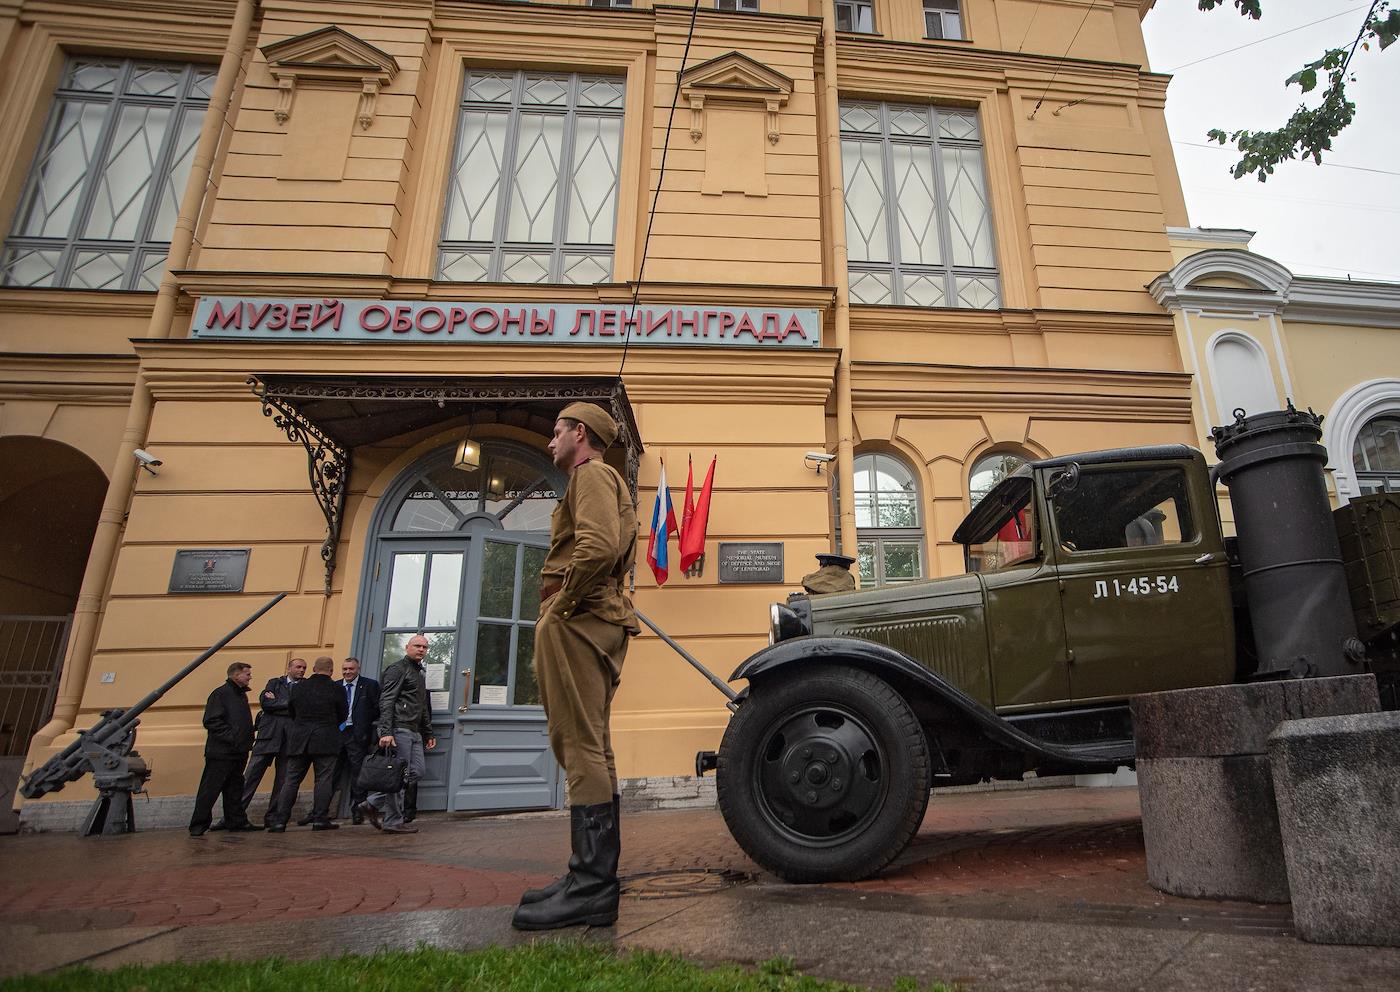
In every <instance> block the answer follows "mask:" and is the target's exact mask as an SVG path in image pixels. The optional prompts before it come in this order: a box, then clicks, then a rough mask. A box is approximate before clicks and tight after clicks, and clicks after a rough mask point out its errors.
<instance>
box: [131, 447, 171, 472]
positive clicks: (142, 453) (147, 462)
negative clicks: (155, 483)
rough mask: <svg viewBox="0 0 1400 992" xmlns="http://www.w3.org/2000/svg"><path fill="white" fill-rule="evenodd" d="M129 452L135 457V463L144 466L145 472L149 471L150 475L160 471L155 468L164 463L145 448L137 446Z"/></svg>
mask: <svg viewBox="0 0 1400 992" xmlns="http://www.w3.org/2000/svg"><path fill="white" fill-rule="evenodd" d="M131 454H132V456H133V457H135V459H136V464H138V465H140V466H141V467H142V468H144V469H145V470H146V471H147V472H150V473H151V474H152V475H159V474H160V473H159V472H157V471H156V469H157V468H158V467H160V466H161V465H163V464H165V463H164V462H162V461H161V460H160V459H159V458H157V457H156V456H155V455H153V454H151V453H150V452H149V451H147V450H146V449H145V448H137V449H136V450H135V451H133V452H132V453H131Z"/></svg>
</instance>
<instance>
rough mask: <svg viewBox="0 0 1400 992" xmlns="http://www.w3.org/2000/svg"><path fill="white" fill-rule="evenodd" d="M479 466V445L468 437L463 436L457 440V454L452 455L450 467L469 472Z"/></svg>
mask: <svg viewBox="0 0 1400 992" xmlns="http://www.w3.org/2000/svg"><path fill="white" fill-rule="evenodd" d="M480 466H481V445H479V444H477V443H476V442H475V441H473V440H472V439H471V438H470V437H464V438H462V440H460V441H458V442H457V454H455V455H454V456H453V457H452V467H453V468H455V469H461V470H462V471H463V472H470V471H472V470H473V469H475V468H479V467H480Z"/></svg>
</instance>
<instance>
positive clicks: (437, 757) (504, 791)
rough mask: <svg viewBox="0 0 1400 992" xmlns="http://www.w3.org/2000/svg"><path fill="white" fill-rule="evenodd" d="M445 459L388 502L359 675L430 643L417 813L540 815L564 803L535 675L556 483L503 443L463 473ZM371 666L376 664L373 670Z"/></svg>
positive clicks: (531, 458)
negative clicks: (420, 638)
mask: <svg viewBox="0 0 1400 992" xmlns="http://www.w3.org/2000/svg"><path fill="white" fill-rule="evenodd" d="M450 454H451V452H450V451H448V452H440V453H437V454H435V455H433V456H430V457H429V458H426V459H424V461H423V462H422V463H420V464H419V465H416V466H414V468H413V469H412V470H410V471H409V472H407V473H405V475H404V476H403V477H402V478H401V480H400V482H399V483H398V484H396V485H395V486H394V487H393V489H392V490H391V492H390V494H389V496H388V498H387V499H386V505H385V507H384V510H383V512H382V514H381V520H382V522H381V523H380V524H379V528H380V531H379V533H378V535H377V536H376V538H375V551H374V560H375V567H374V570H373V572H372V574H371V575H370V576H367V581H368V585H367V588H366V596H365V599H364V602H365V603H366V604H367V606H368V608H367V610H366V613H365V616H364V618H363V626H362V627H361V630H362V632H363V633H362V636H363V637H364V638H365V639H366V640H365V642H364V643H365V646H364V647H362V648H361V649H360V650H361V652H362V658H363V660H364V661H365V662H366V665H367V668H366V674H369V675H377V674H379V673H382V672H383V671H384V669H385V668H387V667H388V666H389V665H391V664H393V663H394V662H396V661H398V660H399V659H400V658H402V657H403V649H404V646H405V645H406V644H407V642H408V639H409V638H410V637H411V636H413V634H415V633H417V632H419V631H422V632H423V634H424V635H425V636H426V637H427V638H428V656H427V658H426V659H425V670H426V674H427V681H428V691H429V699H430V702H431V704H432V710H433V733H434V736H435V737H436V738H437V742H438V745H437V748H436V749H435V750H434V751H430V752H428V753H427V755H426V758H427V769H426V772H425V776H424V779H423V782H422V783H421V785H420V786H419V793H418V805H419V808H421V809H449V810H480V809H548V808H551V807H557V806H560V805H562V803H563V798H564V797H563V791H564V785H563V776H562V775H561V774H560V772H559V767H558V765H557V764H556V763H555V761H554V758H553V755H552V754H551V753H550V750H549V740H548V737H547V736H546V732H545V719H544V709H543V708H542V707H541V705H540V697H539V684H538V682H537V680H536V678H535V668H534V632H535V621H536V620H537V619H538V616H539V573H540V566H541V565H542V564H543V562H544V556H545V553H546V551H547V547H548V537H547V535H546V533H544V531H545V529H546V528H548V526H549V513H550V511H551V510H553V508H554V506H555V504H556V503H557V501H558V495H557V494H558V493H559V492H562V490H563V488H564V485H563V484H564V480H563V478H562V477H561V476H560V475H559V473H558V472H557V470H555V469H554V468H553V466H552V465H550V463H549V461H548V460H547V459H545V458H543V457H542V456H541V455H540V454H539V453H537V452H534V451H530V450H527V449H524V448H522V447H520V446H518V445H510V444H507V443H504V442H500V443H497V444H494V445H490V446H488V447H486V450H485V451H484V456H485V457H484V459H483V464H482V466H481V467H480V468H479V469H477V470H475V471H472V472H460V471H458V470H457V469H454V468H452V467H451V465H450ZM371 659H376V660H377V661H378V662H379V664H378V665H377V666H373V665H372V662H371Z"/></svg>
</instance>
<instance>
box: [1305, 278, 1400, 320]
mask: <svg viewBox="0 0 1400 992" xmlns="http://www.w3.org/2000/svg"><path fill="white" fill-rule="evenodd" d="M1283 316H1284V319H1285V320H1293V321H1299V322H1304V321H1305V322H1307V323H1311V324H1346V325H1348V326H1364V327H1395V328H1400V282H1355V281H1352V280H1349V279H1324V278H1320V277H1314V276H1299V277H1297V278H1295V279H1294V280H1293V284H1292V285H1291V286H1290V287H1289V288H1288V302H1287V303H1286V304H1284V308H1283Z"/></svg>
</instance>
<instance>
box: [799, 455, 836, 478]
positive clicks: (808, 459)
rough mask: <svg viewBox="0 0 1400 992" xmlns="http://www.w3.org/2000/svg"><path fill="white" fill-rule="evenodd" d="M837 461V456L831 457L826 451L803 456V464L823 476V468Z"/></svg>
mask: <svg viewBox="0 0 1400 992" xmlns="http://www.w3.org/2000/svg"><path fill="white" fill-rule="evenodd" d="M834 461H836V456H835V455H829V454H827V453H826V452H825V451H809V452H807V453H806V454H805V455H803V456H802V464H803V465H806V466H807V467H808V468H810V469H813V470H814V471H815V472H816V473H817V474H818V475H821V474H822V466H823V465H829V464H831V463H832V462H834Z"/></svg>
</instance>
